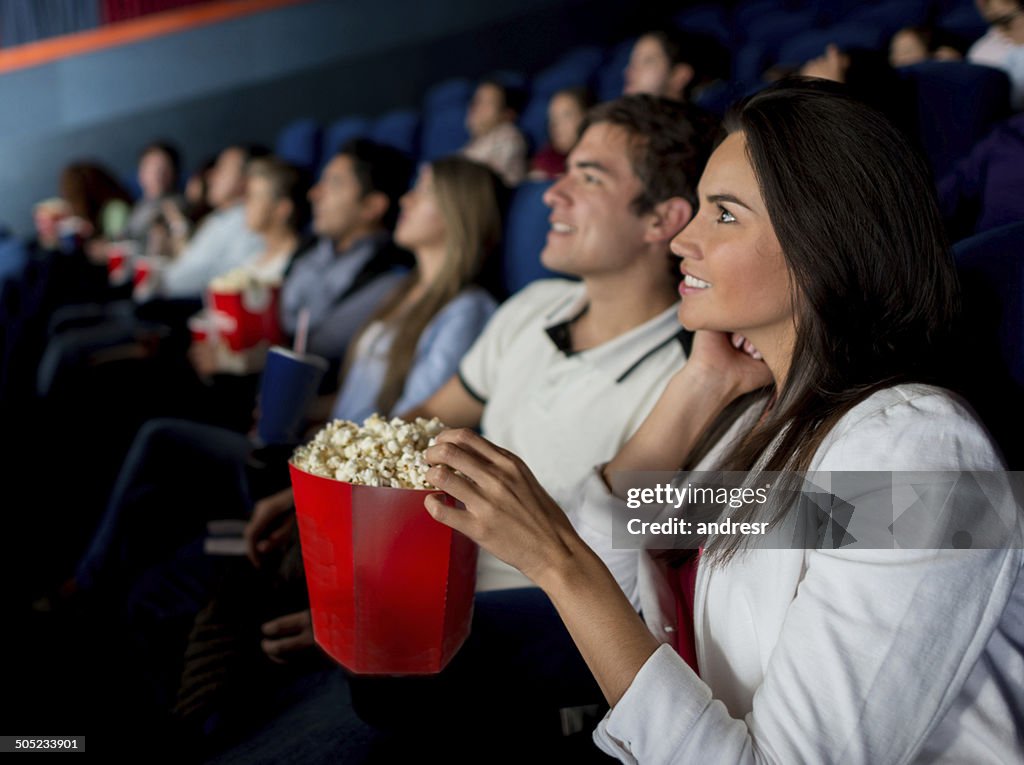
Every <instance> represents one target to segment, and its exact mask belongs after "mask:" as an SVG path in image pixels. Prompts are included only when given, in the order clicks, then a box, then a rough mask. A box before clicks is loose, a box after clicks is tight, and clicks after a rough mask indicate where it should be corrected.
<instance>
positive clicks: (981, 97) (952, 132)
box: [899, 61, 1010, 178]
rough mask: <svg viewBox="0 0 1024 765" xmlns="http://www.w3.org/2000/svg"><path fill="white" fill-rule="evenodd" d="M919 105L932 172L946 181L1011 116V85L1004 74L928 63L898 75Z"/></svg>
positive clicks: (954, 63) (920, 132) (971, 66)
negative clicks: (972, 150)
mask: <svg viewBox="0 0 1024 765" xmlns="http://www.w3.org/2000/svg"><path fill="white" fill-rule="evenodd" d="M899 72H900V75H901V76H902V77H904V78H906V79H907V80H909V81H910V83H911V85H912V89H913V92H914V94H915V98H916V101H917V126H918V136H919V138H920V142H921V147H922V148H923V149H924V152H925V155H926V156H927V158H928V162H929V164H931V167H932V173H933V174H934V175H935V177H936V178H942V177H943V176H944V175H945V174H946V173H947V172H948V171H949V170H950V169H951V168H952V167H953V165H955V164H956V162H957V161H958V160H960V159H962V158H963V157H965V156H966V155H967V154H968V153H969V152H970V150H971V148H973V146H974V145H975V144H976V143H977V142H978V141H980V140H981V139H982V138H984V137H985V136H986V135H987V134H988V133H989V131H990V130H991V129H992V127H993V126H994V125H995V124H996V123H997V122H999V121H1001V120H1003V119H1005V118H1006V117H1008V116H1009V113H1010V80H1009V78H1008V77H1007V76H1006V74H1005V73H1004V72H1002V71H1000V70H999V69H993V68H991V67H987V66H978V65H976V64H967V63H963V62H959V61H929V62H926V63H923V64H916V65H914V66H908V67H905V68H903V69H900V70H899Z"/></svg>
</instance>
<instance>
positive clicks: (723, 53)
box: [640, 27, 732, 99]
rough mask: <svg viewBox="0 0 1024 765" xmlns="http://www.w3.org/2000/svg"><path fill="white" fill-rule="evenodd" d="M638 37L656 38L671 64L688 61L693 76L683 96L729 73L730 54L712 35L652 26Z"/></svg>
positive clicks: (688, 95) (686, 62) (689, 94)
mask: <svg viewBox="0 0 1024 765" xmlns="http://www.w3.org/2000/svg"><path fill="white" fill-rule="evenodd" d="M640 36H641V37H651V38H653V39H655V40H657V42H658V44H659V45H660V46H661V49H662V50H663V51H664V52H665V55H666V56H667V57H668V60H669V64H670V65H671V66H676V65H677V64H689V65H690V66H691V67H693V78H692V79H691V80H690V82H689V83H687V85H686V88H685V89H684V92H683V97H684V98H686V99H688V98H689V97H690V96H691V94H692V91H693V90H694V88H697V87H699V86H701V85H705V84H707V83H709V82H712V81H714V80H718V79H722V78H728V77H729V75H730V70H731V68H732V64H731V55H730V53H729V51H728V50H727V49H726V48H725V46H723V45H722V44H721V43H719V42H718V41H717V40H715V39H714V38H712V37H708V36H707V35H703V34H698V33H695V32H686V31H683V30H681V29H675V28H672V27H665V28H661V29H653V30H651V31H650V32H647V33H645V34H642V35H640Z"/></svg>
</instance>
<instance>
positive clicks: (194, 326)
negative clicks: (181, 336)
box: [188, 313, 213, 343]
mask: <svg viewBox="0 0 1024 765" xmlns="http://www.w3.org/2000/svg"><path fill="white" fill-rule="evenodd" d="M211 329H213V322H212V321H211V320H210V317H209V316H206V315H205V314H202V313H197V314H196V315H195V316H192V317H190V318H189V320H188V330H189V332H191V333H192V342H193V343H205V342H206V341H207V340H208V339H209V337H210V330H211Z"/></svg>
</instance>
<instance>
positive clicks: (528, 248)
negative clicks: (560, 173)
mask: <svg viewBox="0 0 1024 765" xmlns="http://www.w3.org/2000/svg"><path fill="white" fill-rule="evenodd" d="M550 187H551V181H528V182H527V183H524V184H522V185H520V186H519V187H518V188H517V189H516V190H515V191H514V192H513V195H512V199H511V201H510V203H509V209H508V215H507V217H506V223H505V247H504V261H503V270H504V280H505V285H504V286H505V289H506V291H507V292H508V294H510V295H511V294H513V293H515V292H517V291H518V290H520V289H522V288H523V287H525V286H526V285H527V284H529V283H530V282H532V281H535V280H537V279H546V278H550V277H552V276H561V274H556V273H555V272H553V271H550V270H548V269H547V268H545V267H544V266H543V265H542V264H541V262H540V253H541V250H543V249H544V244H545V242H546V241H547V233H548V228H549V224H548V216H549V215H550V214H551V210H550V208H548V206H547V205H546V204H544V192H545V191H547V190H548V188H550Z"/></svg>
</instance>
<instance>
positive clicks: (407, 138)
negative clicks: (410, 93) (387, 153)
mask: <svg viewBox="0 0 1024 765" xmlns="http://www.w3.org/2000/svg"><path fill="white" fill-rule="evenodd" d="M370 138H372V139H373V140H374V141H376V142H377V143H382V144H384V145H385V146H391V147H393V148H395V149H398V150H399V151H404V152H405V153H406V154H408V155H409V156H411V157H415V156H416V155H417V153H418V149H419V140H420V114H419V112H417V111H416V110H415V109H396V110H395V111H391V112H388V113H387V114H385V115H383V116H381V117H378V118H377V119H376V120H375V121H374V123H373V127H372V128H371V130H370Z"/></svg>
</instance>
